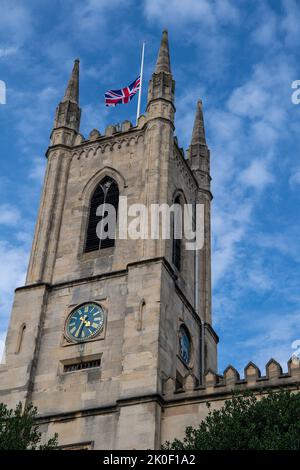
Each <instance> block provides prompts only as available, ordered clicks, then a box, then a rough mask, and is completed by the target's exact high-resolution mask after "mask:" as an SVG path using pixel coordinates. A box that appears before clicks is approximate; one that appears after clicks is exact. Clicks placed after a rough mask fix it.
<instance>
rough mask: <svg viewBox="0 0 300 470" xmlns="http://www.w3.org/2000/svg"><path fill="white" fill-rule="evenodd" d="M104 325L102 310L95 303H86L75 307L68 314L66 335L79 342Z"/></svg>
mask: <svg viewBox="0 0 300 470" xmlns="http://www.w3.org/2000/svg"><path fill="white" fill-rule="evenodd" d="M103 326H104V311H103V309H102V307H100V305H98V304H96V303H86V304H83V305H81V306H80V307H77V308H76V309H75V310H73V311H72V312H71V313H70V315H69V316H68V319H67V322H66V328H65V332H66V336H67V338H68V339H69V340H71V341H75V342H80V341H86V340H89V339H91V338H93V337H94V336H96V335H97V334H98V333H100V331H101V330H102V329H103Z"/></svg>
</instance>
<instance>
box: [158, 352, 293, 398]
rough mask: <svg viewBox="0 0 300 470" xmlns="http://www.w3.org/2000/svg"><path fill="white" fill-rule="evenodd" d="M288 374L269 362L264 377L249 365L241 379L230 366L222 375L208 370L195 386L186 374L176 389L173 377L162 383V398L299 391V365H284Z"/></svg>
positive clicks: (193, 379)
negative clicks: (243, 392) (294, 389)
mask: <svg viewBox="0 0 300 470" xmlns="http://www.w3.org/2000/svg"><path fill="white" fill-rule="evenodd" d="M287 366H288V371H287V372H285V373H284V372H283V371H282V367H281V365H280V364H279V363H278V362H277V361H275V359H270V360H269V362H268V363H267V364H266V374H265V375H262V374H261V371H260V370H259V368H258V367H257V366H256V365H255V364H254V363H253V362H249V363H248V364H247V366H246V367H245V369H244V378H241V377H240V374H239V372H238V371H237V370H236V369H235V368H234V367H233V366H231V365H229V366H228V367H226V369H225V370H224V372H223V375H220V374H216V373H215V372H213V371H211V370H208V371H207V373H206V375H205V378H204V384H203V385H199V384H198V383H197V379H196V377H195V376H193V375H192V374H187V375H186V376H185V378H184V380H183V383H182V384H181V386H180V387H179V386H178V384H177V385H176V382H175V380H174V379H173V378H171V377H169V378H168V379H166V380H165V381H164V386H163V395H164V398H165V399H166V400H172V399H178V398H188V397H191V398H192V397H195V398H196V397H197V398H206V397H208V396H210V397H211V396H212V397H213V396H219V395H227V394H228V395H231V393H232V392H233V391H236V392H242V391H245V390H254V391H256V390H257V391H259V390H262V389H264V390H268V389H271V388H280V387H282V386H284V387H285V388H289V387H290V388H297V389H298V388H299V386H300V363H299V361H298V362H297V361H293V360H292V359H290V360H289V361H288V363H287Z"/></svg>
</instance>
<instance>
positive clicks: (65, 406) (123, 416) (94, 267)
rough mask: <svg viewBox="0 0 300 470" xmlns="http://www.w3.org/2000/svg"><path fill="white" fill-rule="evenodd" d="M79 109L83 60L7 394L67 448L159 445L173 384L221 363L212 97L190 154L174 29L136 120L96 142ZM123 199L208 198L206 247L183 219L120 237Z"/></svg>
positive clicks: (56, 141)
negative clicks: (165, 230) (108, 225)
mask: <svg viewBox="0 0 300 470" xmlns="http://www.w3.org/2000/svg"><path fill="white" fill-rule="evenodd" d="M80 115H81V110H80V107H79V60H76V61H75V63H74V67H73V71H72V74H71V77H70V80H69V82H68V85H67V89H66V91H65V94H64V97H63V99H62V101H61V102H60V103H59V105H58V107H57V109H56V115H55V121H54V126H53V130H52V132H51V137H50V146H49V148H48V150H47V152H46V158H47V168H46V174H45V180H44V185H43V191H42V196H41V202H40V207H39V213H38V218H37V224H36V228H35V234H34V240H33V245H32V251H31V256H30V262H29V267H28V273H27V278H26V284H25V285H24V286H23V287H19V288H17V289H16V292H15V300H14V304H13V309H12V314H11V319H10V325H9V330H8V335H7V340H6V363H5V364H4V365H3V366H2V368H1V370H0V393H1V401H3V402H5V403H7V404H8V405H10V406H14V405H15V403H17V402H18V401H22V402H23V403H29V402H33V403H34V405H35V406H37V408H38V413H39V418H38V421H39V424H40V426H41V430H42V431H43V433H44V436H45V437H48V436H49V435H53V433H54V432H57V433H58V435H59V444H60V445H61V446H62V447H63V448H78V449H79V448H94V449H132V448H135V449H147V448H148V449H149V448H159V447H160V445H161V442H162V441H163V427H164V413H165V412H166V409H167V407H168V406H171V405H170V403H168V401H167V400H166V398H165V389H166V386H167V384H168V383H169V381H170V379H171V380H173V381H174V383H175V384H176V390H177V391H178V396H180V392H181V390H182V387H183V384H186V383H187V381H189V383H192V384H193V386H199V387H201V384H202V383H203V377H204V374H205V373H206V371H207V370H211V371H214V372H216V371H217V353H216V350H217V342H218V337H217V335H216V334H215V332H214V330H213V328H212V326H211V281H210V276H211V272H210V264H211V260H210V258H211V253H210V251H211V241H210V238H211V234H210V202H211V197H212V196H211V192H210V179H211V178H210V168H209V159H210V155H209V150H208V147H207V144H206V139H205V130H204V119H203V110H202V103H201V101H199V102H198V103H197V108H196V114H195V122H194V128H193V132H192V139H191V144H190V146H189V149H188V151H187V155H186V156H185V155H184V152H183V150H182V149H181V148H180V147H179V145H178V141H177V137H176V136H175V135H174V131H175V127H174V116H175V81H174V80H173V76H172V71H171V62H170V53H169V43H168V33H167V31H164V32H163V34H162V39H161V44H160V48H159V52H158V58H157V62H156V66H155V70H154V72H153V74H152V77H151V80H150V82H149V88H148V102H147V108H146V114H145V115H142V116H140V118H139V120H138V123H137V125H136V126H133V125H132V124H131V123H130V122H129V121H125V122H123V123H122V124H121V126H113V125H109V126H108V127H107V128H106V129H105V132H104V134H103V135H101V134H100V132H99V131H98V130H96V129H94V130H92V131H91V132H90V134H89V136H88V138H84V137H83V136H82V135H81V134H80ZM124 201H126V205H127V207H128V209H130V211H133V212H134V208H135V207H136V206H134V205H136V204H143V205H144V206H145V207H146V208H150V207H151V206H152V205H163V204H164V205H165V206H166V205H167V206H168V207H169V206H172V205H173V204H175V205H177V206H180V207H183V206H184V205H186V204H189V205H190V207H192V208H193V210H194V209H196V205H197V204H198V205H199V204H200V205H202V207H203V223H204V243H203V247H201V249H200V250H198V251H195V250H188V249H186V240H185V238H183V239H182V240H180V239H179V238H177V237H176V236H175V235H174V224H173V226H172V227H171V237H169V238H167V237H165V238H164V237H162V236H157V237H153V236H150V235H149V236H148V237H144V238H142V237H140V238H136V239H132V238H130V237H128V238H127V239H126V238H124V237H123V238H122V237H119V236H117V234H118V233H119V231H118V229H119V227H120V225H121V224H123V223H124V217H123V214H124V212H122V211H121V209H122V208H123V209H124V204H125V202H124ZM103 203H110V204H111V205H112V206H113V207H114V209H115V211H116V213H117V214H118V215H117V227H116V237H115V238H110V239H103V240H102V239H101V240H99V236H98V234H99V233H98V228H99V223H100V222H101V220H102V219H101V217H102V216H103V212H102V215H101V213H99V207H102V206H101V205H102V204H103ZM130 211H129V212H128V219H130V216H132V215H133V212H131V213H130ZM160 223H161V224H162V218H160ZM100 225H101V224H100ZM148 225H149V226H150V223H149V224H148ZM149 230H150V229H149ZM160 235H161V234H160ZM129 427H130V432H128V430H129Z"/></svg>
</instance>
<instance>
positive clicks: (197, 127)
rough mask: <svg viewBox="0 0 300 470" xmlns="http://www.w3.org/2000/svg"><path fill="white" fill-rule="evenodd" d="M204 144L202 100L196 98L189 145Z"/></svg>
mask: <svg viewBox="0 0 300 470" xmlns="http://www.w3.org/2000/svg"><path fill="white" fill-rule="evenodd" d="M197 144H206V139H205V129H204V119H203V110H202V101H201V100H198V102H197V109H196V115H195V121H194V128H193V134H192V141H191V145H197Z"/></svg>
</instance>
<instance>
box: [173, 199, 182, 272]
mask: <svg viewBox="0 0 300 470" xmlns="http://www.w3.org/2000/svg"><path fill="white" fill-rule="evenodd" d="M173 205H174V214H173V221H172V262H173V264H174V266H175V267H176V269H178V271H180V270H181V268H182V237H183V198H182V196H181V195H180V194H177V196H175V198H174V203H173Z"/></svg>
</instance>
